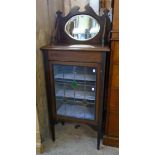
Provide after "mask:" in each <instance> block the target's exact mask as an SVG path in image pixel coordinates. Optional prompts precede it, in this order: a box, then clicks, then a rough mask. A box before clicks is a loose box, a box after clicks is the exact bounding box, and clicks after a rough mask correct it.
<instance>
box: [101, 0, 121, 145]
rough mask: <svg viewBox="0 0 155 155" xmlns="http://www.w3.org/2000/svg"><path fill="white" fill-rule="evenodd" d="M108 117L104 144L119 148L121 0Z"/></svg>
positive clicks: (114, 35)
mask: <svg viewBox="0 0 155 155" xmlns="http://www.w3.org/2000/svg"><path fill="white" fill-rule="evenodd" d="M113 4H114V6H113V27H112V37H111V57H110V71H109V72H110V74H109V84H108V98H107V117H106V127H105V135H104V137H103V144H105V145H110V146H117V147H118V146H119V16H118V6H119V0H114V3H113Z"/></svg>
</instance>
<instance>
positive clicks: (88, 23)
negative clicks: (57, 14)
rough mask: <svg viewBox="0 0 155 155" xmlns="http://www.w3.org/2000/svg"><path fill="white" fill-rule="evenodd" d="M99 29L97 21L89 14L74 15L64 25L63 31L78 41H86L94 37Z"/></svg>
mask: <svg viewBox="0 0 155 155" xmlns="http://www.w3.org/2000/svg"><path fill="white" fill-rule="evenodd" d="M99 31H100V25H99V23H98V21H97V20H96V19H95V18H93V17H91V16H89V15H76V16H73V17H72V18H70V19H69V20H68V21H67V23H66V25H65V32H66V33H67V35H68V36H70V37H71V38H73V39H75V40H78V41H87V40H90V39H92V38H94V37H95V36H96V35H97V34H98V33H99Z"/></svg>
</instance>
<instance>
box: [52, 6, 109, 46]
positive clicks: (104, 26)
mask: <svg viewBox="0 0 155 155" xmlns="http://www.w3.org/2000/svg"><path fill="white" fill-rule="evenodd" d="M79 9H80V7H78V6H75V7H73V8H72V9H71V10H70V12H69V14H68V15H67V16H63V13H62V12H61V11H57V18H56V24H55V33H54V34H55V36H54V43H55V44H56V43H58V44H60V43H69V44H74V43H76V44H82V43H86V44H87V43H91V44H102V41H103V39H104V44H109V36H110V30H111V27H110V26H111V22H110V18H109V15H108V12H109V10H107V9H105V10H104V14H103V15H102V16H98V15H97V14H96V13H95V11H94V10H93V9H92V8H91V7H90V6H89V5H86V6H85V11H82V12H79ZM75 15H89V16H91V17H93V18H95V19H96V20H97V21H98V23H99V25H100V30H99V33H98V34H97V35H96V36H95V37H93V38H92V39H89V40H87V41H78V40H75V39H73V38H71V37H69V36H68V35H67V34H66V32H65V30H64V27H65V25H66V23H67V21H68V20H69V19H70V18H72V17H73V16H75ZM51 40H53V39H51Z"/></svg>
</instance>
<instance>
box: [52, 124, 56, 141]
mask: <svg viewBox="0 0 155 155" xmlns="http://www.w3.org/2000/svg"><path fill="white" fill-rule="evenodd" d="M51 132H52V140H53V141H55V123H54V122H53V123H52V124H51Z"/></svg>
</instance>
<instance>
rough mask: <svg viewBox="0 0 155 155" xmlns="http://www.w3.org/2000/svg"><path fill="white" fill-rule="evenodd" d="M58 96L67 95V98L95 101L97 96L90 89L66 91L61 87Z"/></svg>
mask: <svg viewBox="0 0 155 155" xmlns="http://www.w3.org/2000/svg"><path fill="white" fill-rule="evenodd" d="M56 97H67V98H75V99H81V100H91V101H95V96H93V95H91V92H89V91H75V90H66V91H65V92H64V90H63V89H60V90H58V91H57V93H56Z"/></svg>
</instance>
